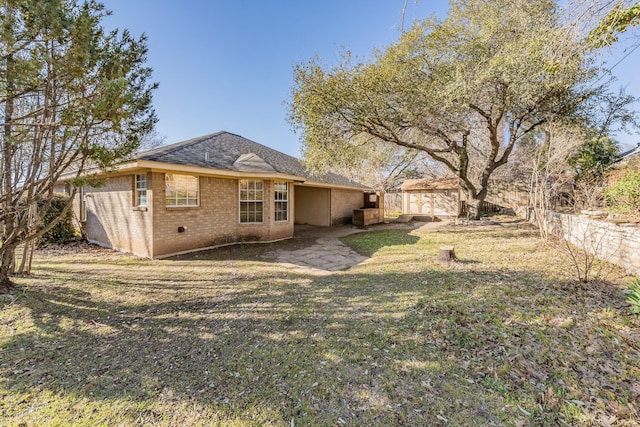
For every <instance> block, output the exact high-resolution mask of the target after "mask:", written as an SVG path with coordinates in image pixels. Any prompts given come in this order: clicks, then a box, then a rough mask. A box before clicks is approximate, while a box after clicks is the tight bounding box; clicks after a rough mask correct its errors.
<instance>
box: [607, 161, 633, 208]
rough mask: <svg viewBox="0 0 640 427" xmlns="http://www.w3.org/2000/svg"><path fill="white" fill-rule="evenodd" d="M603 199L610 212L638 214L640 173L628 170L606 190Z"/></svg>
mask: <svg viewBox="0 0 640 427" xmlns="http://www.w3.org/2000/svg"><path fill="white" fill-rule="evenodd" d="M604 196H605V199H606V200H607V203H608V205H609V207H610V208H611V210H613V211H614V212H619V213H625V214H636V215H637V214H638V213H640V171H637V170H632V169H629V170H627V171H625V172H623V174H622V176H621V177H620V178H619V179H618V180H617V181H616V182H614V183H613V184H611V185H610V186H609V188H607V190H606V191H605V193H604Z"/></svg>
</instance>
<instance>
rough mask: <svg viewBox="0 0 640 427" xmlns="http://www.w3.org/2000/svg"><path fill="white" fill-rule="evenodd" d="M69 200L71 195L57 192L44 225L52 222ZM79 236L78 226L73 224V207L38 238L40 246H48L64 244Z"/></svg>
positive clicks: (44, 219) (45, 217)
mask: <svg viewBox="0 0 640 427" xmlns="http://www.w3.org/2000/svg"><path fill="white" fill-rule="evenodd" d="M67 200H69V196H65V195H62V194H57V195H55V196H54V198H53V200H52V201H51V207H50V208H49V210H48V211H47V213H46V214H45V216H44V218H43V221H42V222H43V225H46V224H49V223H51V221H53V220H54V219H56V218H57V217H58V216H60V214H62V211H63V209H64V207H65V205H66V203H67ZM77 237H78V234H77V232H76V227H75V226H74V224H73V212H72V211H71V209H69V210H68V211H67V213H66V214H65V215H64V217H63V218H62V219H61V220H60V222H58V223H57V224H56V225H55V227H53V228H52V229H51V230H49V231H48V232H46V233H45V234H43V235H42V237H40V239H39V240H38V246H46V245H50V244H62V243H67V242H70V241H72V240H75V239H76V238H77Z"/></svg>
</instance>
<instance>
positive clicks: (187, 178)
mask: <svg viewBox="0 0 640 427" xmlns="http://www.w3.org/2000/svg"><path fill="white" fill-rule="evenodd" d="M165 184H166V188H165V198H166V205H167V206H177V207H181V206H198V177H197V176H191V175H178V174H175V173H167V174H165Z"/></svg>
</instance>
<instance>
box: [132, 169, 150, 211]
mask: <svg viewBox="0 0 640 427" xmlns="http://www.w3.org/2000/svg"><path fill="white" fill-rule="evenodd" d="M135 186H136V187H135V193H134V201H133V204H134V206H138V207H140V206H147V174H146V173H145V174H139V175H136V181H135Z"/></svg>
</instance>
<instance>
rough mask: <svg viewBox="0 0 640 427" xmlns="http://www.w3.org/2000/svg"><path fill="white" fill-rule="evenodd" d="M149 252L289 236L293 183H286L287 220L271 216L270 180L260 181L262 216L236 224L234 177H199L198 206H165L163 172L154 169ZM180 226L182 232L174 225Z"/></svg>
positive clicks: (171, 251) (237, 217)
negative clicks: (261, 219) (151, 229)
mask: <svg viewBox="0 0 640 427" xmlns="http://www.w3.org/2000/svg"><path fill="white" fill-rule="evenodd" d="M153 177H154V179H153V182H154V194H157V195H158V197H155V198H154V199H153V207H154V223H155V227H154V234H153V247H154V251H153V256H154V257H158V256H166V255H168V254H174V253H179V252H184V251H190V250H194V249H198V248H207V247H212V246H220V245H224V244H229V243H236V242H260V241H273V240H280V239H285V238H290V237H293V218H292V206H293V203H294V194H293V193H294V192H293V184H292V183H290V184H289V220H288V221H283V222H276V221H275V220H274V214H273V212H274V208H275V201H274V195H273V181H264V198H265V200H264V218H263V219H264V220H263V222H262V223H260V224H240V220H239V191H238V180H235V179H223V178H212V177H200V206H198V207H185V208H173V207H167V206H165V197H164V194H165V184H164V174H163V173H154V174H153ZM179 227H184V228H185V231H184V232H179V231H178V228H179Z"/></svg>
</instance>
